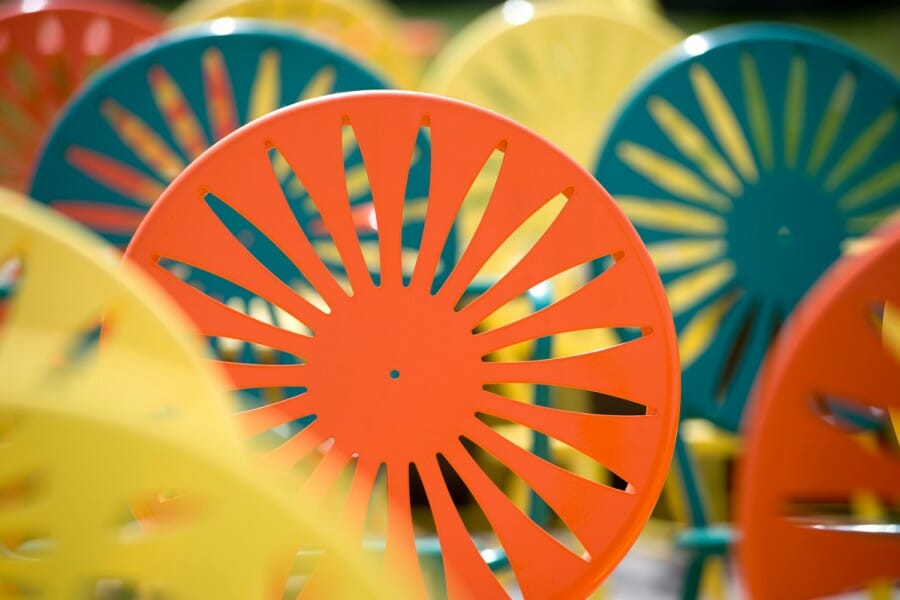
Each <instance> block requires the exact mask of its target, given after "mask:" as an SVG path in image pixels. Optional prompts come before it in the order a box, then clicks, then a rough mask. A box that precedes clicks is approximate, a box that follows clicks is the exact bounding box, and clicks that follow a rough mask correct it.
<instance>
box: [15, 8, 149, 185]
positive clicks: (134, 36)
mask: <svg viewBox="0 0 900 600" xmlns="http://www.w3.org/2000/svg"><path fill="white" fill-rule="evenodd" d="M162 29H163V19H162V15H161V14H159V13H157V12H156V11H154V10H151V9H150V8H148V7H146V6H144V5H143V4H139V3H137V2H130V1H127V0H92V1H90V2H80V1H78V0H47V1H46V2H38V3H35V2H33V1H29V0H7V1H6V2H3V3H2V4H0V185H3V186H5V187H11V188H14V189H16V190H20V191H21V190H23V189H24V188H25V187H26V185H27V183H28V176H29V175H30V173H31V169H32V166H33V161H34V159H35V157H36V155H37V153H38V150H39V146H40V143H41V140H42V139H43V137H44V135H45V134H46V132H47V129H48V128H49V126H50V124H51V123H52V121H53V119H54V118H55V117H56V116H57V112H58V110H59V108H60V106H62V104H63V103H64V102H65V101H66V99H67V98H68V97H69V95H70V94H71V93H72V92H73V91H74V90H75V89H76V88H77V87H78V86H79V84H80V83H81V82H82V81H84V80H85V79H86V78H88V77H89V76H90V75H91V74H92V73H93V72H94V71H96V70H97V68H99V67H100V66H101V65H103V64H104V63H105V62H106V61H108V60H109V59H110V58H112V57H113V56H115V55H117V54H119V53H120V52H122V51H123V50H125V49H127V48H129V47H131V46H133V45H134V44H136V43H138V42H139V41H141V40H143V39H145V38H148V37H150V36H153V35H156V34H157V33H159V32H160V31H162Z"/></svg>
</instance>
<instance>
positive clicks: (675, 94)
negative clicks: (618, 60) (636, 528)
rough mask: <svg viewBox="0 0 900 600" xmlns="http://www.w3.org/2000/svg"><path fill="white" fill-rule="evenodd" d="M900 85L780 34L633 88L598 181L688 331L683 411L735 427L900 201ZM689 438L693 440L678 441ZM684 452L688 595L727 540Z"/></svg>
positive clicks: (688, 56) (825, 40)
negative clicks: (799, 319)
mask: <svg viewBox="0 0 900 600" xmlns="http://www.w3.org/2000/svg"><path fill="white" fill-rule="evenodd" d="M898 109H900V84H898V81H897V79H896V78H894V77H893V76H892V75H891V74H890V73H888V72H887V71H886V70H885V69H883V68H882V67H880V66H879V65H877V64H875V63H874V62H873V61H871V60H870V59H869V58H867V57H865V56H863V55H861V54H860V53H859V52H857V51H855V50H853V49H852V48H850V47H848V46H846V45H844V44H841V43H839V42H837V41H836V40H833V39H832V38H829V37H827V36H825V35H822V34H819V33H816V32H814V31H810V30H807V29H802V28H798V27H791V26H783V25H775V24H751V25H738V26H730V27H725V28H721V29H716V30H713V31H709V32H706V33H701V34H697V35H692V36H690V37H689V38H687V39H686V40H685V41H684V42H683V43H682V44H681V45H680V47H678V48H677V49H676V50H675V51H674V52H673V53H671V54H670V55H669V56H667V57H666V58H664V59H662V60H661V61H660V63H659V64H658V65H657V66H656V67H655V70H654V71H653V72H652V73H650V74H649V75H648V77H647V78H646V79H645V80H644V82H643V84H642V85H640V86H639V87H638V88H637V89H635V90H633V92H632V94H631V96H630V98H629V99H628V100H627V101H626V102H624V103H623V105H622V108H621V112H620V114H619V115H618V118H617V119H616V120H615V122H614V126H613V127H612V128H611V131H610V132H609V134H608V137H607V139H606V142H605V145H604V149H603V152H602V155H601V157H600V158H599V160H598V162H597V165H596V167H595V169H594V174H595V176H596V177H597V179H598V180H599V181H600V182H602V183H603V185H604V186H605V187H606V189H607V190H608V191H609V192H610V193H611V194H612V195H613V197H614V198H615V199H616V200H617V202H618V203H619V205H620V206H621V207H622V209H623V210H624V211H625V212H626V214H627V215H628V216H629V217H630V219H631V220H632V222H633V223H634V225H635V227H636V228H637V229H638V232H639V234H640V235H641V237H642V238H643V240H644V242H645V243H646V244H647V246H648V249H649V250H650V252H651V255H652V256H653V258H654V261H655V263H656V266H657V268H658V269H659V271H660V274H661V277H662V280H663V283H664V284H665V286H666V291H667V295H668V297H669V302H670V305H671V308H672V311H673V314H674V317H675V323H676V327H677V330H678V334H679V349H680V353H681V361H682V377H683V389H682V416H683V417H684V418H696V417H700V418H704V419H708V420H709V421H711V422H712V423H714V424H715V425H717V426H719V427H721V428H723V429H725V430H726V431H729V432H737V431H738V428H739V426H740V423H741V417H742V415H743V412H744V408H745V403H746V400H747V396H748V393H749V391H750V388H751V385H752V383H753V380H754V377H755V376H756V373H757V371H758V368H759V366H760V363H761V362H762V360H763V357H764V355H765V353H766V351H767V349H768V348H769V346H770V344H771V342H772V340H773V338H774V337H775V335H776V334H777V333H778V331H779V328H780V327H781V324H782V322H783V321H784V319H785V317H786V316H787V315H788V313H790V311H791V310H792V308H793V306H794V305H795V304H796V303H797V301H798V300H799V299H800V297H801V296H802V295H803V293H804V292H805V291H806V290H807V289H808V288H809V287H810V286H811V285H812V283H813V282H814V281H815V280H816V278H817V277H818V276H819V275H820V274H821V273H822V272H823V271H824V270H825V269H826V268H827V267H828V266H829V265H830V264H831V263H832V262H833V261H834V260H835V259H837V258H838V257H839V256H840V255H841V252H842V250H843V249H844V248H845V247H846V245H847V244H850V243H852V242H853V240H854V239H855V238H857V237H859V236H861V235H862V234H864V233H865V232H867V231H868V230H869V229H871V228H872V227H873V226H875V225H877V224H878V223H880V222H882V221H883V220H885V219H886V218H888V217H889V216H890V215H891V214H892V212H893V211H894V210H895V209H896V208H897V207H898V205H900V126H898V125H897V118H898ZM682 433H683V432H682ZM676 453H677V454H676V456H677V458H678V463H679V466H680V469H681V477H682V479H683V482H684V486H685V491H686V495H687V500H688V506H689V510H690V523H691V526H692V528H691V529H690V530H688V531H686V532H684V534H683V536H682V537H681V539H680V543H681V544H682V545H683V546H685V547H687V548H689V549H691V551H692V559H691V563H690V565H689V567H688V578H687V582H686V587H685V597H694V596H696V594H697V591H698V586H699V582H700V576H701V572H702V570H703V566H704V563H705V561H706V559H707V558H708V557H709V556H711V555H717V554H718V555H721V554H724V553H725V551H726V549H727V547H728V545H729V543H730V541H731V538H732V536H731V533H730V529H727V528H719V529H717V528H711V527H710V523H709V518H708V513H707V509H706V507H705V506H704V502H703V498H702V497H701V493H700V488H699V486H698V484H697V481H696V477H695V475H694V469H693V467H692V463H691V457H690V456H689V455H688V450H687V447H686V445H685V442H684V440H683V434H682V435H680V436H679V441H678V443H677V445H676Z"/></svg>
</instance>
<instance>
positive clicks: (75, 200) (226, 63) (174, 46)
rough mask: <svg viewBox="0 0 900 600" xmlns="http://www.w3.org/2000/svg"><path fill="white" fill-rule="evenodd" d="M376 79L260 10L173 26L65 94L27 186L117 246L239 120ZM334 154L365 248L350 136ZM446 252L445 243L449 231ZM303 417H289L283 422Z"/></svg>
mask: <svg viewBox="0 0 900 600" xmlns="http://www.w3.org/2000/svg"><path fill="white" fill-rule="evenodd" d="M387 85H388V84H387V83H386V82H385V80H384V79H383V78H382V77H381V76H380V75H378V74H377V73H376V72H374V71H373V70H372V69H371V68H369V67H367V66H365V65H363V64H361V63H359V62H357V61H356V60H355V59H353V58H350V57H349V56H347V55H344V54H343V53H342V52H341V51H339V50H337V49H335V48H332V47H330V46H328V45H326V44H325V43H324V42H320V41H316V40H314V39H312V38H306V37H303V36H302V35H301V34H299V33H298V32H296V31H294V30H290V29H286V28H281V27H278V26H274V25H271V24H267V23H264V22H261V21H252V20H235V19H229V18H225V19H219V20H217V21H212V22H210V23H206V24H203V25H199V26H195V27H189V28H185V29H180V30H176V31H174V32H172V33H170V34H168V35H166V36H163V37H160V38H157V39H156V40H153V41H151V42H149V43H147V44H145V45H143V46H139V47H138V48H136V49H135V50H134V51H132V52H131V53H129V54H128V55H126V56H125V57H124V58H123V59H121V60H120V61H118V62H116V63H114V64H113V65H111V66H110V67H109V68H108V69H106V70H105V71H104V72H103V73H102V74H100V75H99V76H98V77H96V78H95V79H93V80H92V81H91V82H90V84H89V85H87V86H86V87H85V88H84V89H83V90H82V91H81V92H80V93H79V94H78V95H77V96H76V97H75V98H74V99H73V100H72V101H71V102H70V103H69V104H68V105H67V106H66V108H65V110H64V111H63V114H62V116H61V118H60V119H59V120H58V122H57V123H56V125H55V127H54V128H53V130H52V132H51V133H50V135H49V138H48V140H47V142H46V144H45V146H44V149H43V151H42V153H41V155H40V158H39V161H38V164H37V167H36V169H35V173H34V176H33V178H32V182H31V189H30V194H31V196H32V197H33V198H35V199H36V200H38V201H40V202H44V203H47V204H49V205H50V206H51V207H53V208H55V209H56V210H58V211H60V212H62V213H63V214H65V215H67V216H69V217H71V218H72V219H74V220H76V221H78V222H80V223H82V224H83V225H85V226H87V227H89V228H91V229H93V230H94V231H95V232H97V233H99V234H100V235H102V236H103V237H104V238H105V239H106V240H107V241H109V242H111V243H113V244H116V245H118V246H120V247H124V246H125V245H127V243H128V242H129V241H130V239H131V236H132V234H133V233H134V231H135V229H136V228H137V225H138V224H139V223H140V222H141V220H142V219H143V217H144V215H145V214H146V213H147V211H148V210H150V208H151V207H152V206H153V204H154V202H155V201H156V199H157V197H158V196H159V195H160V194H161V193H162V191H163V190H164V189H165V187H166V186H167V185H168V183H169V182H170V181H172V180H173V179H174V178H175V177H176V176H177V175H179V174H180V173H181V172H182V170H183V169H184V168H185V167H186V166H187V165H188V164H190V162H191V161H192V160H194V159H195V158H197V157H198V156H199V155H200V154H201V153H202V152H203V151H205V150H206V149H207V148H208V147H209V146H211V145H212V144H214V143H215V142H216V141H217V140H219V139H221V138H223V137H225V136H226V135H228V134H229V133H231V132H232V131H233V130H235V129H236V128H238V127H239V126H240V125H242V124H244V123H247V122H249V121H251V120H253V119H254V118H257V117H259V116H262V115H264V114H267V113H269V112H271V111H273V110H275V109H277V108H280V107H282V106H286V105H289V104H292V103H294V102H297V101H300V100H306V99H310V98H314V97H317V96H321V95H324V94H328V93H333V92H346V91H355V90H367V89H382V88H385V87H387ZM428 152H429V151H428V144H427V140H421V141H420V143H419V144H418V147H417V157H416V161H415V163H414V164H413V165H412V168H411V171H410V179H409V186H408V190H407V192H408V194H409V195H410V197H412V198H421V197H424V195H425V194H426V193H427V189H428V160H427V159H428ZM423 159H424V160H423ZM273 161H274V162H273V166H274V167H275V168H276V172H277V173H278V174H279V176H280V178H281V183H282V187H283V189H284V191H285V195H286V197H287V198H288V201H289V203H290V206H291V209H292V210H293V213H294V215H295V216H296V218H297V220H298V222H299V223H302V226H303V227H304V230H305V231H306V233H307V235H309V237H310V239H313V240H315V241H316V243H317V244H319V247H320V249H321V251H322V254H323V256H324V257H325V260H326V262H327V263H329V266H332V267H335V266H337V265H339V264H340V261H339V257H337V255H336V250H335V249H334V248H333V246H332V247H329V243H330V242H329V239H328V238H327V236H324V235H323V233H322V224H321V220H320V219H319V218H318V215H317V213H316V212H315V209H314V206H313V204H312V202H311V201H310V199H309V196H308V194H307V193H306V192H305V190H304V189H303V188H302V185H300V184H299V181H297V180H296V178H295V177H294V176H293V174H292V172H291V170H290V168H289V167H288V165H287V164H286V163H284V162H283V161H280V162H279V161H278V157H275V156H273ZM345 161H346V162H345V169H346V171H347V173H348V193H349V196H350V200H351V203H352V204H353V206H354V218H355V220H356V221H357V229H358V231H359V235H360V237H361V239H362V243H363V245H364V248H365V249H368V251H370V252H374V251H376V247H377V236H376V231H375V228H374V225H373V224H372V223H370V222H369V216H370V214H371V208H370V207H371V194H370V192H369V189H368V182H367V181H366V179H365V172H364V169H363V168H362V156H361V155H360V152H359V149H358V148H357V147H356V146H355V143H354V140H353V139H347V140H345ZM354 174H356V176H354ZM360 174H361V176H360ZM212 192H213V194H214V191H212ZM212 206H213V207H214V209H215V210H216V211H217V213H218V214H219V215H220V217H221V218H222V220H223V223H225V224H226V225H227V226H228V227H229V228H231V229H232V230H233V231H235V232H236V234H237V235H238V236H239V239H241V241H242V242H243V243H245V244H247V246H248V247H249V248H250V249H251V250H252V251H253V252H255V253H259V254H261V255H264V256H267V257H268V259H267V260H268V264H270V265H272V266H271V268H273V269H275V270H276V271H277V272H280V273H283V274H284V275H285V277H286V280H288V281H291V282H292V285H295V286H296V287H297V288H298V290H300V291H301V292H302V293H310V292H311V288H310V286H307V285H306V283H305V281H304V279H303V277H302V274H299V273H298V272H297V271H296V268H295V267H293V265H291V264H290V261H288V260H287V258H286V257H285V256H284V254H283V253H282V252H281V251H280V250H279V249H278V248H276V247H275V246H274V245H272V244H271V243H270V242H268V240H267V239H266V238H265V236H262V235H259V234H258V232H255V231H254V228H253V226H252V225H250V223H249V222H247V221H246V220H245V219H244V218H243V217H242V216H241V215H239V214H237V213H234V212H233V211H229V210H228V208H227V206H226V205H225V204H224V203H221V202H214V203H213V204H212ZM407 228H408V230H407V231H405V232H404V237H405V239H418V237H419V236H420V235H421V221H413V220H410V221H409V223H408V226H407ZM447 252H449V253H452V252H454V248H453V245H452V243H451V244H448V248H447ZM329 257H330V259H331V260H330V262H329ZM176 270H178V272H179V273H180V274H181V275H182V276H183V277H185V278H186V279H189V280H190V281H191V282H192V283H193V284H194V285H197V286H201V287H205V288H215V289H217V290H218V291H219V293H220V294H221V296H222V300H223V301H224V302H226V303H228V305H229V306H230V307H231V308H233V309H235V310H238V311H240V312H244V313H247V314H251V315H252V316H254V317H255V318H258V319H260V320H263V321H266V322H269V323H275V324H283V325H285V326H293V327H299V326H300V325H299V324H298V323H295V322H294V321H293V320H291V319H290V318H289V316H288V315H286V314H285V313H284V312H283V311H279V310H278V309H277V308H276V307H274V306H273V305H271V304H270V303H268V302H267V301H265V300H263V299H262V298H257V297H250V296H248V295H247V293H246V290H243V289H242V288H239V287H237V286H233V285H230V284H229V282H227V281H224V280H222V279H221V278H219V277H217V276H216V275H215V274H212V273H206V272H201V271H199V270H197V269H193V268H191V267H190V266H189V265H179V266H178V267H176ZM212 345H213V351H214V352H215V353H217V354H219V355H224V356H227V357H229V358H231V359H234V360H251V361H252V360H260V359H261V360H264V361H265V362H280V363H286V364H290V363H296V361H297V358H296V357H293V356H290V355H288V354H287V353H283V352H278V351H276V350H273V349H269V348H263V347H259V346H251V345H248V344H241V343H234V342H233V341H231V340H227V339H224V338H219V339H215V340H213V341H212ZM302 391H303V390H302V388H290V389H288V388H285V389H279V390H268V391H267V390H247V391H246V393H245V394H244V395H243V396H244V401H245V402H247V403H249V406H248V408H249V407H252V406H256V405H258V404H260V403H262V402H264V401H266V400H268V401H272V400H275V399H277V397H285V396H288V395H294V394H296V393H301V392H302ZM267 394H268V396H267ZM272 394H274V396H273V395H272ZM304 425H305V423H303V422H299V423H296V424H294V425H293V426H292V427H290V428H288V429H287V430H285V431H284V432H283V433H284V434H285V435H287V434H289V433H290V431H293V430H295V429H296V428H297V427H303V426H304Z"/></svg>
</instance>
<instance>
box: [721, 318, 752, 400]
mask: <svg viewBox="0 0 900 600" xmlns="http://www.w3.org/2000/svg"><path fill="white" fill-rule="evenodd" d="M760 313H761V307H760V306H759V304H758V303H757V302H752V301H751V302H749V303H747V304H746V305H745V306H743V307H742V308H741V318H740V322H739V325H738V326H737V329H736V331H734V334H733V337H731V339H730V340H729V341H730V343H729V344H728V346H727V349H726V354H725V356H724V361H723V363H722V370H721V371H720V374H719V377H718V379H717V380H716V386H715V390H716V391H715V398H716V401H717V402H718V403H719V405H722V404H724V403H725V401H726V400H727V399H728V398H729V397H730V396H731V395H732V391H731V388H732V384H733V382H734V379H735V377H736V376H737V373H738V369H739V368H740V365H741V364H742V361H743V360H744V354H745V352H746V350H747V347H748V345H749V343H750V338H751V335H752V332H753V330H754V329H755V328H756V327H758V326H759V325H760V323H759V318H760Z"/></svg>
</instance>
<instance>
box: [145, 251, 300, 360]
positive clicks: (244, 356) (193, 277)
mask: <svg viewBox="0 0 900 600" xmlns="http://www.w3.org/2000/svg"><path fill="white" fill-rule="evenodd" d="M156 262H157V264H158V265H159V266H160V267H161V268H163V269H165V270H166V271H167V272H168V273H171V274H172V276H173V277H174V278H176V279H178V281H179V285H183V286H185V287H188V288H190V289H191V290H194V291H195V292H198V293H199V294H200V295H201V296H202V297H203V298H204V299H207V300H208V301H211V302H212V303H214V304H215V305H219V306H221V307H223V308H225V309H227V310H228V311H230V312H232V313H234V314H237V315H240V316H241V317H245V318H246V319H248V320H252V321H254V322H256V323H259V324H261V325H265V326H268V327H270V328H271V327H275V323H274V321H275V319H274V318H273V316H274V315H279V321H278V323H277V324H278V325H279V326H281V330H283V331H288V332H289V334H290V335H291V336H298V339H303V338H306V337H308V335H307V332H309V328H308V327H306V326H305V325H303V326H302V327H300V326H298V325H296V324H295V323H300V320H299V319H297V318H296V317H294V316H293V315H291V314H290V313H288V317H290V320H285V318H284V317H280V313H281V312H287V311H284V309H281V308H280V307H278V306H277V305H275V304H274V303H272V302H270V301H268V300H266V299H264V298H262V297H261V296H258V295H256V294H255V292H253V291H252V290H248V289H246V288H244V287H241V285H239V284H237V283H235V282H232V281H229V280H227V279H225V278H224V277H219V276H218V275H216V274H214V273H211V272H209V271H206V270H204V269H200V268H198V267H196V266H192V265H188V264H187V263H183V262H181V261H177V260H174V259H171V258H166V257H159V258H157V261H156ZM185 277H186V278H187V279H185ZM208 288H209V289H212V290H214V291H210V292H207V289H208ZM215 290H229V293H228V298H227V299H226V298H224V295H225V294H223V293H221V292H219V291H215ZM276 309H278V310H276ZM282 323H284V324H286V325H288V327H284V326H282ZM300 325H302V323H300ZM203 333H204V334H206V335H207V337H208V338H209V339H210V341H211V343H212V344H213V349H214V350H215V352H216V354H218V355H219V356H222V357H223V358H225V359H228V360H245V361H247V362H256V361H265V360H266V359H268V358H270V357H271V354H272V353H271V351H272V350H278V351H279V352H282V353H286V354H291V355H293V357H294V359H293V361H291V362H294V363H296V364H301V363H302V362H303V357H302V356H301V355H300V354H297V353H296V352H294V351H292V349H289V348H285V347H284V344H282V345H277V344H265V343H262V342H261V341H259V340H258V339H252V340H246V339H241V338H234V337H229V336H227V335H214V334H213V335H210V334H209V333H207V332H203ZM310 333H311V332H310Z"/></svg>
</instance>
